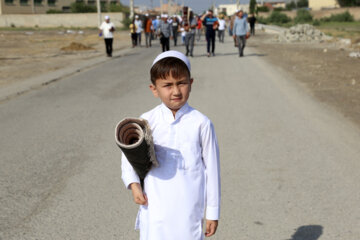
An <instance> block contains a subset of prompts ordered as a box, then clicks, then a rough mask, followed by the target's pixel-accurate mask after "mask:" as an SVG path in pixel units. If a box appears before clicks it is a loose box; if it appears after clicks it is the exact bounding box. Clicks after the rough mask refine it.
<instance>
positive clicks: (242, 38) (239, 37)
mask: <svg viewBox="0 0 360 240" xmlns="http://www.w3.org/2000/svg"><path fill="white" fill-rule="evenodd" d="M249 36H250V32H249V27H248V23H247V20H246V18H245V17H244V12H243V11H242V10H240V11H239V12H238V15H237V18H236V19H235V21H234V26H233V38H234V39H236V42H237V44H238V48H239V57H243V56H244V48H245V45H246V38H247V37H249Z"/></svg>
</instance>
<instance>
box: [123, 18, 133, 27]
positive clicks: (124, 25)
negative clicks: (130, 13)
mask: <svg viewBox="0 0 360 240" xmlns="http://www.w3.org/2000/svg"><path fill="white" fill-rule="evenodd" d="M121 23H122V24H123V27H122V28H123V29H124V30H125V29H129V26H130V24H131V23H132V19H130V18H128V17H126V18H124V20H122V22H121Z"/></svg>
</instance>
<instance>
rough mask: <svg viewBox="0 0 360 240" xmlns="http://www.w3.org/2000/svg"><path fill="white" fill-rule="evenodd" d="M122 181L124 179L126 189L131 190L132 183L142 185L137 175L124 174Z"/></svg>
mask: <svg viewBox="0 0 360 240" xmlns="http://www.w3.org/2000/svg"><path fill="white" fill-rule="evenodd" d="M122 179H123V181H124V184H125V187H126V188H127V189H130V184H132V183H140V178H139V176H138V175H137V174H134V173H131V172H128V173H123V175H122Z"/></svg>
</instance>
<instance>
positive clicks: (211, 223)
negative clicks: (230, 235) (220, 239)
mask: <svg viewBox="0 0 360 240" xmlns="http://www.w3.org/2000/svg"><path fill="white" fill-rule="evenodd" d="M218 223H219V222H218V220H206V232H205V237H211V236H212V235H214V234H215V232H216V229H217V226H218Z"/></svg>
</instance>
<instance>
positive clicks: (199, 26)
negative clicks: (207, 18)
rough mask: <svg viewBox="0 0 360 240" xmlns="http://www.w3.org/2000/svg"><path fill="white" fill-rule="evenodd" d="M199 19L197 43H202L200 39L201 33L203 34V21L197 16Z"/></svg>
mask: <svg viewBox="0 0 360 240" xmlns="http://www.w3.org/2000/svg"><path fill="white" fill-rule="evenodd" d="M196 18H197V26H196V36H197V38H196V41H200V38H201V32H202V27H203V25H202V21H201V18H200V17H199V16H196Z"/></svg>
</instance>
